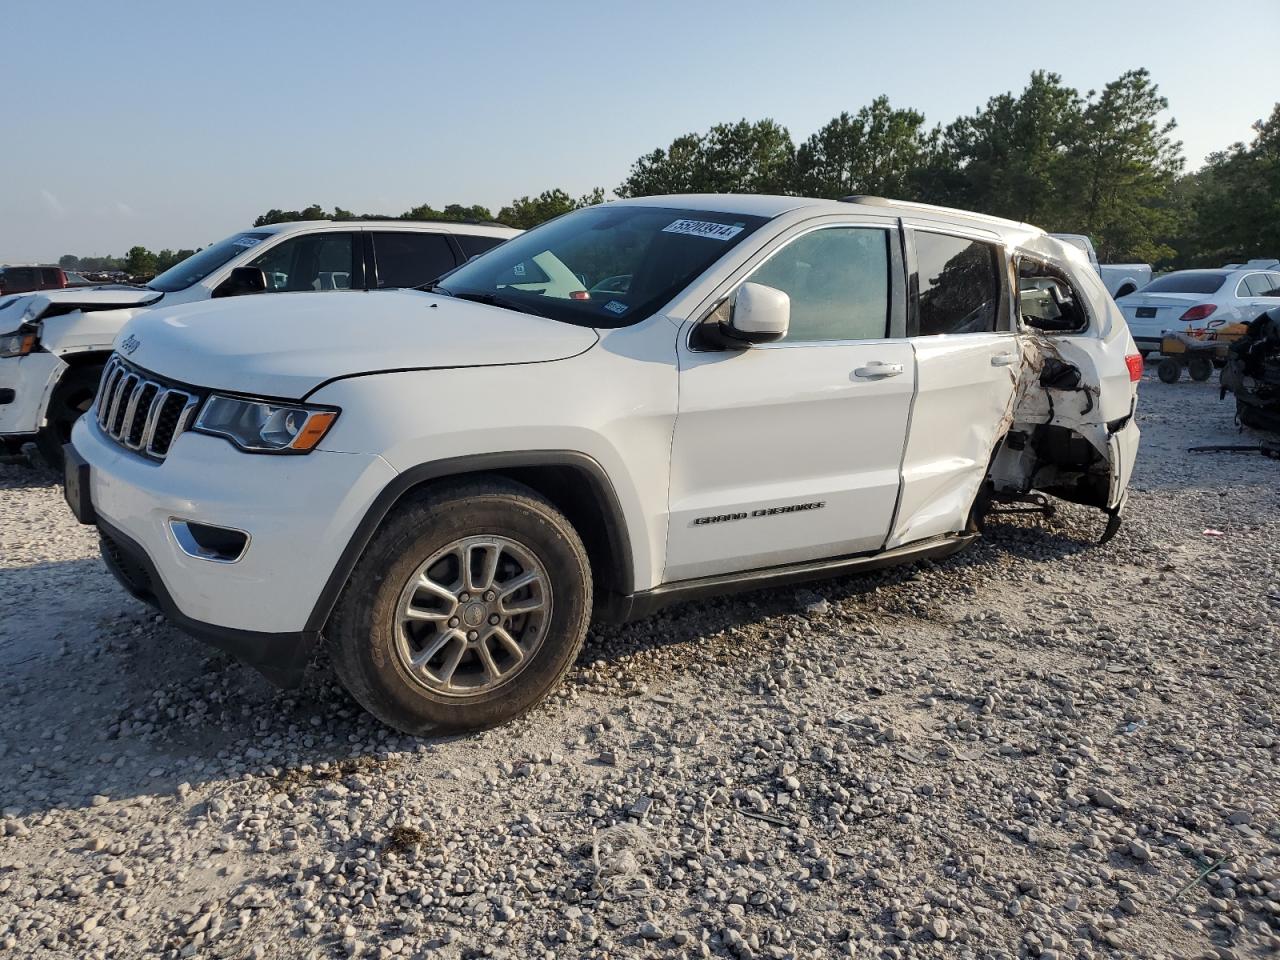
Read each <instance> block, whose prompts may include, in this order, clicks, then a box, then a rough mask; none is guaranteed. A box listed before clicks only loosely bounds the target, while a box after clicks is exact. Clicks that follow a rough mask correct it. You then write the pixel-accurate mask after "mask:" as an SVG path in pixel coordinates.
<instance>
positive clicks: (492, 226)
mask: <svg viewBox="0 0 1280 960" xmlns="http://www.w3.org/2000/svg"><path fill="white" fill-rule="evenodd" d="M318 226H325V227H384V228H385V227H394V228H395V229H397V230H430V231H432V232H434V233H463V234H469V235H471V236H480V237H504V238H506V237H514V236H515V235H516V234H518V233H520V231H519V230H517V229H515V228H514V227H508V226H504V225H503V224H501V223H467V222H466V221H464V220H400V219H397V218H395V217H388V218H387V219H385V220H291V221H289V222H288V223H268V224H265V225H264V226H261V227H251V228H250V230H251V231H254V232H264V231H265V232H267V233H301V232H302V231H305V230H310V229H315V228H316V227H318ZM244 232H246V233H247V232H249V231H244Z"/></svg>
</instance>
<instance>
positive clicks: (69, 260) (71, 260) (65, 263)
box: [58, 253, 80, 270]
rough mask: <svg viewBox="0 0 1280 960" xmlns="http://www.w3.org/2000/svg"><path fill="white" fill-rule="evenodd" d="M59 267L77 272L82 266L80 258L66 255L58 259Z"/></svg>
mask: <svg viewBox="0 0 1280 960" xmlns="http://www.w3.org/2000/svg"><path fill="white" fill-rule="evenodd" d="M58 266H60V267H61V268H62V269H63V270H75V269H76V268H77V267H79V266H80V258H79V257H77V256H76V255H75V254H74V253H64V254H63V255H62V256H60V257H59V258H58Z"/></svg>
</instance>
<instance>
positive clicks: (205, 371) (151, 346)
mask: <svg viewBox="0 0 1280 960" xmlns="http://www.w3.org/2000/svg"><path fill="white" fill-rule="evenodd" d="M598 339H599V337H598V335H597V334H596V332H595V330H593V329H591V328H589V327H577V326H573V325H572V324H567V323H560V322H558V321H555V320H549V319H546V318H544V317H538V316H534V315H532V314H527V313H518V312H516V311H514V310H506V309H503V308H500V307H491V306H486V305H483V304H478V303H473V302H470V301H466V300H458V299H454V298H451V297H444V296H438V295H436V294H430V293H422V292H419V291H416V290H380V291H373V292H368V293H365V292H361V291H351V292H339V291H331V292H327V293H324V294H320V295H317V294H314V293H273V294H259V295H258V296H250V297H235V298H230V299H223V300H207V301H204V302H201V303H193V304H187V305H184V306H179V307H174V308H172V309H169V310H166V309H159V310H149V311H147V312H145V313H141V314H139V315H138V316H136V317H134V318H133V319H132V320H131V321H130V322H129V323H127V324H126V325H125V326H124V328H123V329H122V330H121V331H120V334H119V336H118V337H117V338H116V343H115V347H116V350H117V351H119V352H120V353H121V355H122V356H124V357H125V358H126V359H127V360H129V361H131V362H133V363H136V364H138V365H139V366H141V367H143V368H145V369H147V370H150V371H151V372H153V373H155V374H158V375H159V376H162V377H166V378H169V379H172V380H177V381H180V382H182V383H187V384H192V385H194V386H199V387H211V388H216V389H222V390H234V391H236V392H238V393H248V394H255V395H258V396H266V397H284V398H291V399H292V398H296V399H301V398H303V397H305V396H306V395H307V394H308V393H310V392H311V391H313V390H315V389H316V388H317V387H318V386H320V385H321V384H323V383H327V382H329V381H331V380H340V379H342V378H343V377H349V376H356V375H362V374H369V373H379V372H391V371H396V370H410V369H431V368H441V367H486V366H505V365H508V364H524V363H545V362H547V361H551V360H563V359H566V358H568V357H572V356H576V355H577V354H579V353H582V352H584V351H586V350H588V349H590V348H591V347H592V346H593V345H594V344H595V343H596V341H597V340H598Z"/></svg>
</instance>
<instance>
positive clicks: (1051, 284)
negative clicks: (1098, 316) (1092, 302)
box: [1018, 257, 1089, 333]
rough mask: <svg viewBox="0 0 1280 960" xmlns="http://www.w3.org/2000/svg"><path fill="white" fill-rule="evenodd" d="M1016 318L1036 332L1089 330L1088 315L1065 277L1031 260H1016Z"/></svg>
mask: <svg viewBox="0 0 1280 960" xmlns="http://www.w3.org/2000/svg"><path fill="white" fill-rule="evenodd" d="M1018 316H1019V317H1020V318H1021V320H1022V322H1023V323H1024V324H1025V325H1026V326H1028V327H1031V328H1033V329H1036V330H1052V331H1054V332H1059V333H1061V332H1067V331H1073V330H1084V329H1085V328H1086V327H1088V326H1089V315H1088V313H1087V312H1086V311H1085V308H1084V304H1083V302H1082V301H1081V298H1080V295H1079V294H1078V293H1077V292H1076V290H1075V288H1074V287H1072V285H1071V281H1070V280H1069V279H1068V278H1067V275H1066V273H1064V272H1063V271H1062V270H1059V269H1058V268H1057V267H1055V266H1053V265H1052V264H1049V263H1045V262H1044V261H1041V260H1033V259H1031V258H1030V257H1020V258H1019V259H1018Z"/></svg>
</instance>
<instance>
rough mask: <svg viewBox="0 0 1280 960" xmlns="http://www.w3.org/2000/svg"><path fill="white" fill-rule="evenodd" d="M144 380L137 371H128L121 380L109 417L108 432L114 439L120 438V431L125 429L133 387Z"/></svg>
mask: <svg viewBox="0 0 1280 960" xmlns="http://www.w3.org/2000/svg"><path fill="white" fill-rule="evenodd" d="M141 380H142V378H141V377H139V376H138V375H137V374H136V373H126V374H125V375H124V376H123V377H122V378H121V380H120V387H119V388H118V389H117V390H116V395H115V399H114V400H112V401H111V416H110V417H108V418H107V433H108V434H110V435H111V438H112V439H113V440H119V439H120V433H121V431H122V430H123V429H124V415H125V412H126V410H127V409H128V407H127V406H126V405H127V404H128V402H129V401H128V399H127V398H128V397H130V396H132V394H133V388H134V386H136V385H137V384H138V383H140V382H141ZM130 381H132V383H131V382H130Z"/></svg>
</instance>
